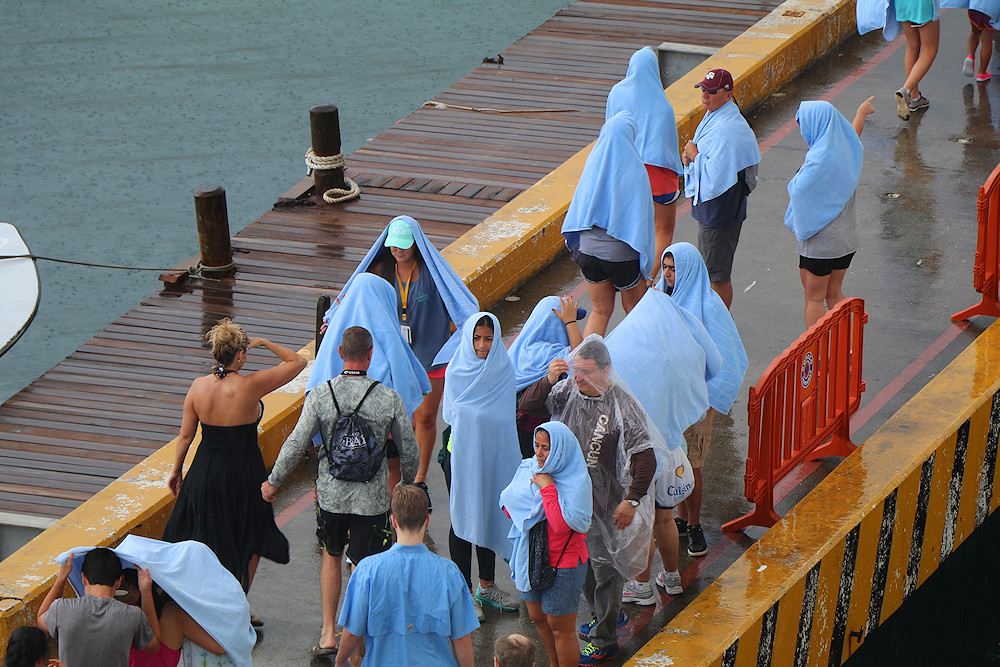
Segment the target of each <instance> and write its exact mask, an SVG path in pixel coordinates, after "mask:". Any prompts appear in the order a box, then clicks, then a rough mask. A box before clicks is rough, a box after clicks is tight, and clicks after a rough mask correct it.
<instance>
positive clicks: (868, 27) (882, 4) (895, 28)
mask: <svg viewBox="0 0 1000 667" xmlns="http://www.w3.org/2000/svg"><path fill="white" fill-rule="evenodd" d="M963 2H966V0H943V1H942V0H934V20H935V21H937V20H938V19H939V18H941V8H942V7H952V8H958V7H966V8H967V7H968V6H969V5H968V4H967V2H966V4H962V3H963ZM973 9H974V8H973ZM980 11H982V10H980ZM855 12H856V16H857V22H858V34H861V35H864V34H865V33H869V32H871V31H872V30H882V36H883V37H884V38H885V39H886V41H888V42H891V41H892V40H894V39H896V38H897V37H899V35H900V34H902V32H903V24H902V23H900V22H899V21H897V20H896V4H895V2H893V0H858V4H857V8H856V10H855ZM984 13H988V12H984ZM991 16H992V15H991Z"/></svg>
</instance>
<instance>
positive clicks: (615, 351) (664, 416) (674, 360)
mask: <svg viewBox="0 0 1000 667" xmlns="http://www.w3.org/2000/svg"><path fill="white" fill-rule="evenodd" d="M605 342H606V343H607V346H608V351H609V352H610V353H611V363H612V365H613V366H614V368H615V370H617V371H618V373H619V374H620V375H621V377H622V379H623V380H624V382H625V384H626V386H628V388H629V389H630V390H631V391H632V393H633V394H635V397H636V398H637V399H638V400H639V403H640V404H641V405H642V407H643V408H645V410H646V413H647V414H648V415H649V418H650V419H651V420H652V422H653V424H654V425H655V426H656V428H657V429H659V431H660V433H661V434H662V435H663V438H664V439H665V440H666V442H667V445H668V446H669V447H670V448H671V449H674V448H677V447H685V451H686V443H685V441H684V430H685V429H687V427H688V426H690V425H691V424H694V423H695V422H697V421H699V420H700V419H701V418H702V417H704V416H705V412H706V411H707V410H708V406H709V402H708V384H707V381H708V379H709V378H712V377H714V376H715V375H716V373H718V372H719V368H720V367H721V366H722V355H721V354H719V350H718V348H717V347H716V345H715V343H714V342H713V341H712V338H711V337H710V336H709V334H708V331H707V330H706V329H705V327H704V326H703V325H702V323H701V320H700V319H698V318H697V317H695V316H694V315H692V314H691V313H689V312H687V311H686V310H684V309H683V308H681V307H680V306H678V305H677V304H676V303H674V302H673V300H671V298H670V297H669V296H667V295H666V294H664V293H663V292H661V291H659V290H655V289H651V290H646V294H645V295H644V296H643V297H642V299H640V300H639V303H638V304H636V306H635V307H634V308H633V309H632V310H631V312H629V314H628V315H626V316H625V319H623V320H622V321H621V323H620V324H619V325H618V326H617V327H615V328H614V330H613V331H612V332H611V333H610V334H608V337H607V338H606V339H605Z"/></svg>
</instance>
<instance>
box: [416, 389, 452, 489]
mask: <svg viewBox="0 0 1000 667" xmlns="http://www.w3.org/2000/svg"><path fill="white" fill-rule="evenodd" d="M443 394H444V378H431V393H429V394H427V395H426V396H424V400H423V402H422V403H421V404H420V406H419V407H418V408H417V409H416V410H415V411H414V412H413V434H414V435H415V436H416V437H417V446H418V447H419V448H420V465H419V466H418V467H417V477H416V481H418V482H423V481H425V480H426V479H427V469H428V468H429V467H430V465H431V455H433V454H434V448H435V445H436V444H437V442H436V441H437V415H438V409H439V408H440V407H441V396H442V395H443Z"/></svg>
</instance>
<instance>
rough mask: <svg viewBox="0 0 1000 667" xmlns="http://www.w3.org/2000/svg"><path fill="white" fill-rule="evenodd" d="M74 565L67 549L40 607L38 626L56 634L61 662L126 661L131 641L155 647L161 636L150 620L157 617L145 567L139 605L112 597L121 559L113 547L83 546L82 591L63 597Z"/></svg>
mask: <svg viewBox="0 0 1000 667" xmlns="http://www.w3.org/2000/svg"><path fill="white" fill-rule="evenodd" d="M72 571H73V554H70V556H69V558H67V559H66V562H65V563H63V565H62V567H61V568H59V576H57V577H56V581H55V583H54V584H53V585H52V590H50V591H49V593H48V595H46V596H45V599H44V600H42V604H41V606H40V607H39V608H38V627H40V628H41V629H42V630H44V631H45V632H48V633H49V634H50V635H52V636H53V637H55V638H56V639H57V640H58V642H59V659H60V660H61V661H62V662H63V663H65V664H66V665H71V666H72V667H89V666H91V665H92V666H93V667H128V654H129V646H130V645H132V646H135V647H136V648H137V649H140V650H142V651H145V652H147V653H155V652H156V651H157V650H159V648H160V641H159V640H158V639H157V638H156V635H155V634H154V633H153V629H152V627H151V625H150V623H157V620H156V610H155V608H154V607H153V596H152V585H153V582H152V580H151V579H150V578H149V572H148V571H147V570H141V569H140V570H139V591H140V593H141V595H142V610H141V611H140V610H139V609H138V608H136V607H132V606H130V605H127V604H124V603H122V602H119V601H118V600H116V599H115V591H116V590H118V586H119V585H120V584H121V581H122V564H121V561H120V560H118V556H116V555H115V554H114V552H112V551H111V550H109V549H104V548H100V547H99V548H97V549H94V550H93V551H89V552H87V555H86V556H84V558H83V585H84V588H83V596H81V597H78V598H67V599H63V597H62V592H63V588H64V587H65V585H66V580H67V579H68V578H69V574H70V572H72ZM157 627H159V626H158V624H157Z"/></svg>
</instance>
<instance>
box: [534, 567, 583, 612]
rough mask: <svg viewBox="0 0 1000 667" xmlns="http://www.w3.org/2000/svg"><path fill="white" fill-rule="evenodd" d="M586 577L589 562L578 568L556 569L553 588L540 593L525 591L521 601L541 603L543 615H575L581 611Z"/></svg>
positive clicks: (544, 589)
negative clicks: (581, 595)
mask: <svg viewBox="0 0 1000 667" xmlns="http://www.w3.org/2000/svg"><path fill="white" fill-rule="evenodd" d="M586 576H587V561H581V562H580V563H578V564H577V566H576V567H560V568H556V580H555V581H554V582H552V585H551V586H549V587H548V588H543V589H542V590H540V591H536V590H530V591H524V592H522V593H521V599H522V600H524V601H526V602H541V603H542V613H543V614H547V615H549V616H565V615H566V614H575V613H576V612H577V611H579V609H580V593H582V592H583V580H584V579H585V578H586Z"/></svg>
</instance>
